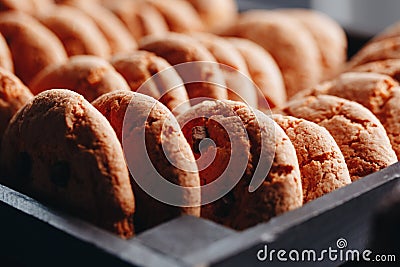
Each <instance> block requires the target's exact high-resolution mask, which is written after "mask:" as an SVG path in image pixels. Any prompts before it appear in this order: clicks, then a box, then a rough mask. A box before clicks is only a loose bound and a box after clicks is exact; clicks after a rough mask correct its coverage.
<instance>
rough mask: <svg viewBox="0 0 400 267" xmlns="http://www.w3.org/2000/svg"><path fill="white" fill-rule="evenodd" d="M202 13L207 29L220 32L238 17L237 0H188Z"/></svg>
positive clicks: (201, 16)
mask: <svg viewBox="0 0 400 267" xmlns="http://www.w3.org/2000/svg"><path fill="white" fill-rule="evenodd" d="M188 2H189V3H191V4H192V5H193V7H194V8H195V9H196V11H197V13H198V14H199V15H200V18H201V20H202V21H203V24H204V25H205V26H206V29H207V31H210V32H214V33H218V32H220V31H221V30H224V29H225V28H226V27H229V26H230V25H231V24H233V23H234V22H235V20H236V19H237V17H238V6H237V3H236V1H235V0H218V1H215V0H188Z"/></svg>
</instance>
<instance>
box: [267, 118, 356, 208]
mask: <svg viewBox="0 0 400 267" xmlns="http://www.w3.org/2000/svg"><path fill="white" fill-rule="evenodd" d="M272 118H273V119H274V120H275V122H276V123H278V125H279V126H280V127H281V128H282V129H283V130H284V131H285V133H286V134H287V136H288V137H289V138H290V141H291V142H292V144H293V146H294V148H295V149H296V154H297V158H298V160H299V166H300V174H301V181H302V183H301V184H302V186H303V199H304V203H307V202H310V201H312V200H314V199H316V198H319V197H322V196H323V195H325V194H328V193H330V192H332V191H334V190H336V189H339V188H341V187H344V186H346V185H349V184H350V183H351V179H350V174H349V170H348V169H347V165H346V162H345V160H344V157H343V154H342V152H341V151H340V148H339V147H338V145H337V144H336V142H335V140H334V139H333V137H332V136H331V134H330V133H329V132H328V131H327V130H326V129H325V128H324V127H321V126H318V125H317V124H315V123H313V122H310V121H306V120H303V119H297V118H294V117H290V116H282V115H274V116H273V117H272Z"/></svg>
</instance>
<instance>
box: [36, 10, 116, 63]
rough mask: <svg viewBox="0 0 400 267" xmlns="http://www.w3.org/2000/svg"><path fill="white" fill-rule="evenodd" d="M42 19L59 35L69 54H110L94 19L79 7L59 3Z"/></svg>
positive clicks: (102, 55) (104, 55)
mask: <svg viewBox="0 0 400 267" xmlns="http://www.w3.org/2000/svg"><path fill="white" fill-rule="evenodd" d="M40 21H41V22H42V23H43V24H44V25H45V26H46V27H48V28H49V29H50V30H51V31H52V32H54V34H55V35H57V37H58V38H59V39H60V40H61V42H62V43H63V44H64V48H65V50H66V51H67V53H68V56H75V55H94V56H99V57H103V58H108V57H109V56H110V52H111V51H110V46H109V44H108V42H107V40H106V38H105V37H104V35H103V34H102V33H101V32H100V30H99V28H98V27H97V26H96V24H95V23H94V22H93V20H92V19H90V18H89V17H88V16H86V15H85V14H84V13H83V12H82V11H80V10H79V9H77V8H74V7H69V6H62V5H58V6H56V7H54V9H53V10H52V12H50V13H48V14H46V15H43V16H41V17H40Z"/></svg>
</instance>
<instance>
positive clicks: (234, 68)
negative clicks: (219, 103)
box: [190, 32, 258, 108]
mask: <svg viewBox="0 0 400 267" xmlns="http://www.w3.org/2000/svg"><path fill="white" fill-rule="evenodd" d="M190 35H191V36H192V37H193V38H195V39H196V40H198V41H199V42H200V43H202V44H203V45H204V46H205V47H206V48H207V49H208V51H210V53H211V54H212V55H213V56H214V57H215V59H216V60H217V62H218V63H220V64H221V65H220V68H221V71H222V74H223V75H224V78H225V83H226V86H227V87H228V99H229V100H234V101H242V102H245V103H247V104H248V105H250V106H252V107H254V108H257V107H258V95H257V93H258V92H257V89H256V88H255V86H254V84H253V81H252V80H251V78H250V74H249V70H248V69H247V65H246V61H245V60H244V58H243V56H242V55H241V54H240V52H239V51H238V50H237V49H236V48H235V47H234V46H233V45H232V44H230V43H229V42H228V41H226V40H224V39H223V38H221V37H218V36H216V35H213V34H210V33H198V32H197V33H192V34H190Z"/></svg>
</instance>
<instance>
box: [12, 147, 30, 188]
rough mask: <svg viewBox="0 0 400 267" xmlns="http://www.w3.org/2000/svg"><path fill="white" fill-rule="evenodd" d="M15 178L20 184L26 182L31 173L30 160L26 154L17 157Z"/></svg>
mask: <svg viewBox="0 0 400 267" xmlns="http://www.w3.org/2000/svg"><path fill="white" fill-rule="evenodd" d="M16 167H17V168H16V173H17V178H18V180H20V181H21V182H28V181H29V180H30V178H31V172H32V158H31V156H30V155H29V154H28V153H26V152H20V153H19V154H18V156H17V166H16Z"/></svg>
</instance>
